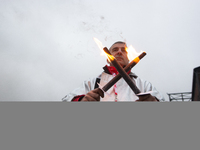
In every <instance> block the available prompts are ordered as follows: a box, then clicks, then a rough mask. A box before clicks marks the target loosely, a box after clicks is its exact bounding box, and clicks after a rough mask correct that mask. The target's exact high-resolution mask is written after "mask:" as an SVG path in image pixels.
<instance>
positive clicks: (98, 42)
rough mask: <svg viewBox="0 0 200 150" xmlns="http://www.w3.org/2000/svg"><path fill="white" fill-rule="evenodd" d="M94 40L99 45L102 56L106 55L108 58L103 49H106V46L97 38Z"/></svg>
mask: <svg viewBox="0 0 200 150" xmlns="http://www.w3.org/2000/svg"><path fill="white" fill-rule="evenodd" d="M93 39H94V41H95V42H96V44H97V46H98V47H99V49H100V50H101V55H105V56H106V54H105V53H104V51H103V48H104V46H103V44H102V43H101V41H99V40H98V39H97V38H95V37H94V38H93Z"/></svg>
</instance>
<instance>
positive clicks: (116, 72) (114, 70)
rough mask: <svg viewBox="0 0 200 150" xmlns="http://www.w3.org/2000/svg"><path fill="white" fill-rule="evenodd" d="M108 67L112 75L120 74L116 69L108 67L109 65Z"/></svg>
mask: <svg viewBox="0 0 200 150" xmlns="http://www.w3.org/2000/svg"><path fill="white" fill-rule="evenodd" d="M106 67H107V68H108V71H109V72H110V74H113V73H115V74H116V75H117V74H118V71H117V69H116V68H115V67H113V66H107V65H106ZM130 72H131V71H128V72H127V73H128V74H129V73H130Z"/></svg>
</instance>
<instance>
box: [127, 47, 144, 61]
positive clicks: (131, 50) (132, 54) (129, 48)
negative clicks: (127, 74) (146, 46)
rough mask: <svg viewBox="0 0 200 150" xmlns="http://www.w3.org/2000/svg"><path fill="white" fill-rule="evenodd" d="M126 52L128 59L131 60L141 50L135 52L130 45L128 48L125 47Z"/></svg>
mask: <svg viewBox="0 0 200 150" xmlns="http://www.w3.org/2000/svg"><path fill="white" fill-rule="evenodd" d="M127 52H128V59H129V61H132V60H133V59H135V58H136V57H138V56H139V55H140V54H141V53H142V52H143V51H141V52H139V53H138V52H136V50H135V48H134V47H133V46H132V45H130V46H129V47H128V48H127Z"/></svg>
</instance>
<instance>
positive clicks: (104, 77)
mask: <svg viewBox="0 0 200 150" xmlns="http://www.w3.org/2000/svg"><path fill="white" fill-rule="evenodd" d="M129 75H130V76H131V78H132V79H133V82H134V83H135V84H136V86H137V87H138V89H139V90H140V91H141V93H145V92H149V91H152V92H151V95H152V96H154V97H156V98H157V99H158V100H159V101H164V97H163V96H162V94H160V93H159V92H158V91H157V90H156V88H155V87H154V86H153V85H152V84H151V83H150V82H148V81H143V80H142V79H140V78H139V77H137V76H136V75H135V74H133V73H130V74H129ZM97 78H99V79H100V86H101V87H103V86H104V85H105V84H107V83H108V82H109V81H110V80H111V79H112V78H113V75H110V74H108V73H105V72H103V73H102V74H101V75H99V76H98V77H97ZM97 78H92V79H89V80H86V81H84V82H83V84H82V86H80V87H79V88H77V89H75V90H73V91H72V92H71V93H69V94H68V95H66V96H65V97H64V98H63V99H62V100H63V101H71V100H72V99H73V98H74V97H75V96H78V95H85V94H87V93H88V92H89V91H91V90H93V89H94V87H95V84H96V79H97ZM116 87H117V101H119V102H120V101H122V102H123V101H135V100H138V99H139V98H138V97H137V96H136V95H135V93H134V92H133V91H132V90H131V88H130V87H129V86H128V84H127V83H126V81H125V80H124V79H123V78H121V79H120V80H119V81H118V82H117V83H116ZM115 96H116V95H115V92H114V86H112V87H111V88H110V89H109V90H108V91H107V92H106V93H104V98H101V99H100V101H115Z"/></svg>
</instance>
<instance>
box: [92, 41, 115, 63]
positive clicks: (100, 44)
mask: <svg viewBox="0 0 200 150" xmlns="http://www.w3.org/2000/svg"><path fill="white" fill-rule="evenodd" d="M93 39H94V41H95V42H96V44H97V46H98V47H99V49H100V50H101V54H100V55H101V56H105V57H106V58H107V59H108V61H109V62H110V60H113V59H115V58H114V57H113V56H112V55H110V54H108V53H106V52H105V51H104V50H103V48H104V46H103V44H102V42H101V41H99V40H98V39H97V38H95V37H94V38H93Z"/></svg>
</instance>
